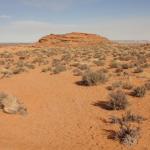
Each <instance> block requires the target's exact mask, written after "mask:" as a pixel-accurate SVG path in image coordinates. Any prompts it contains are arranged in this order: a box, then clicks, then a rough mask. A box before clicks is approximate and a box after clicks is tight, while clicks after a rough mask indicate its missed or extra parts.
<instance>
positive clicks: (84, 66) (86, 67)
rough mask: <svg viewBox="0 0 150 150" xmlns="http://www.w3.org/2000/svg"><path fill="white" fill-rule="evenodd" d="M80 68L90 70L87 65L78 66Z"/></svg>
mask: <svg viewBox="0 0 150 150" xmlns="http://www.w3.org/2000/svg"><path fill="white" fill-rule="evenodd" d="M78 68H79V69H80V70H88V69H89V66H88V65H87V64H80V65H79V66H78Z"/></svg>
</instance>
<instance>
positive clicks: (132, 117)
mask: <svg viewBox="0 0 150 150" xmlns="http://www.w3.org/2000/svg"><path fill="white" fill-rule="evenodd" d="M144 120H145V119H144V118H143V117H142V116H140V115H137V114H133V113H131V112H130V111H127V112H126V113H125V115H123V116H122V118H121V121H123V122H137V123H140V122H141V121H144Z"/></svg>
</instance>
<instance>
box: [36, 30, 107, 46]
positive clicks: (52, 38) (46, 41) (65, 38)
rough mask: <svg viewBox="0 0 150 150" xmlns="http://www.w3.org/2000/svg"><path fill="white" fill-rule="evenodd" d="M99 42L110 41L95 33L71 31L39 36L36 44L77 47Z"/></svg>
mask: <svg viewBox="0 0 150 150" xmlns="http://www.w3.org/2000/svg"><path fill="white" fill-rule="evenodd" d="M100 43H110V41H109V40H108V39H107V38H104V37H101V36H99V35H96V34H87V33H78V32H73V33H68V34H62V35H55V34H50V35H47V36H45V37H43V38H41V39H40V40H39V41H38V43H36V45H37V46H48V47H78V46H86V45H96V44H100Z"/></svg>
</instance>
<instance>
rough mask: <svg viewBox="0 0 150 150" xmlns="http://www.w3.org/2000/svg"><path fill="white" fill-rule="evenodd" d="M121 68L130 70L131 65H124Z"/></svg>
mask: <svg viewBox="0 0 150 150" xmlns="http://www.w3.org/2000/svg"><path fill="white" fill-rule="evenodd" d="M121 67H122V69H128V68H129V65H128V64H122V65H121Z"/></svg>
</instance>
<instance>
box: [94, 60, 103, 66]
mask: <svg viewBox="0 0 150 150" xmlns="http://www.w3.org/2000/svg"><path fill="white" fill-rule="evenodd" d="M93 63H94V64H95V65H97V66H103V65H104V64H105V63H104V61H102V60H94V61H93Z"/></svg>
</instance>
